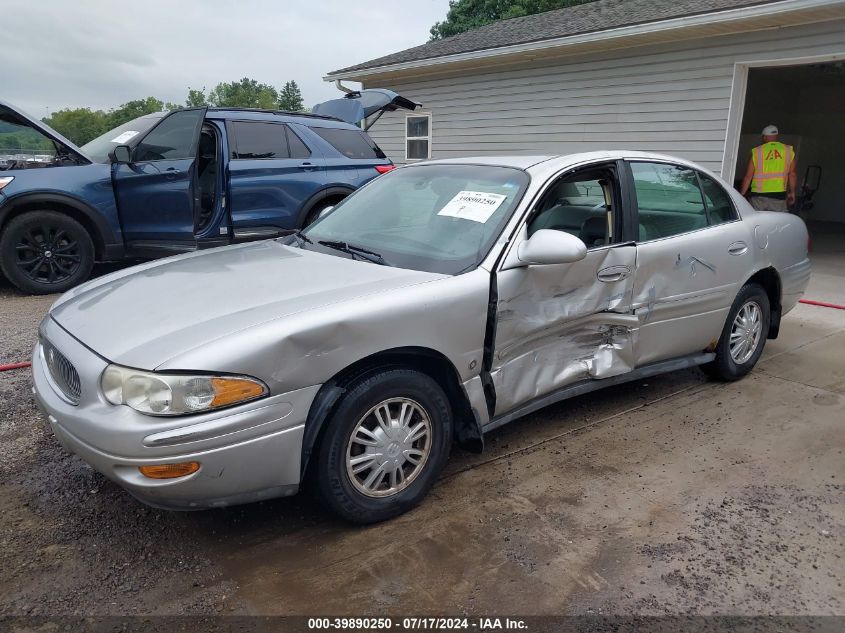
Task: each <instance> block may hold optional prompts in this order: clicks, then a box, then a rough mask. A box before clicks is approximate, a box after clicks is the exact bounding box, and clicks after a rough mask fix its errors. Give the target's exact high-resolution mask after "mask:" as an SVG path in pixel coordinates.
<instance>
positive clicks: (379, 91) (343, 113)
mask: <svg viewBox="0 0 845 633" xmlns="http://www.w3.org/2000/svg"><path fill="white" fill-rule="evenodd" d="M421 105H422V104H419V103H416V102H414V101H411V100H410V99H406V98H405V97H403V96H401V95H398V94H396V93H395V92H393V91H392V90H387V89H385V88H367V89H365V90H357V91H355V92H349V93H347V94H346V95H345V96H344V97H341V98H340V99H331V100H330V101H325V102H323V103H318V104H317V105H315V106H314V109H313V112H314V114H320V115H323V116H333V117H335V118H336V119H340V120H341V121H346V122H347V123H352V124H353V125H358V124H359V123H360V122H361V121H363V120H364V119H367V118H369V117H371V116H373V115H377V116H376V118H375V119H374V120H373V121H371V122H370V123H369V125H367V127H366V128H365V129H369V128H370V126H371V125H372V124H373V123H375V121H377V120H378V117H380V116H381V115H382V114H384V113H385V112H393V111H394V110H398V109H400V108H402V109H404V110H415V109H416V108H419V107H420V106H421Z"/></svg>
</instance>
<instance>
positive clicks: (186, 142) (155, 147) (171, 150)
mask: <svg viewBox="0 0 845 633" xmlns="http://www.w3.org/2000/svg"><path fill="white" fill-rule="evenodd" d="M203 115H204V111H203V110H184V111H181V112H174V113H173V114H171V115H169V116H167V117H165V118H164V119H162V121H161V123H159V124H158V125H157V126H156V127H154V128H153V130H152V131H151V132H150V133H149V134H147V135H146V136H145V137H144V140H143V141H141V142H140V143H139V144H138V147H136V148H135V160H136V161H137V162H144V161H152V160H173V159H179V158H194V157H195V156H196V154H197V142H198V141H199V127H200V125H202V119H203ZM112 132H114V130H112Z"/></svg>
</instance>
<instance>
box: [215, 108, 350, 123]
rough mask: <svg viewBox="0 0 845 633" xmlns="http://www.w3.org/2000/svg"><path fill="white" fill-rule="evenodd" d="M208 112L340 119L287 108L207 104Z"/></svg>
mask: <svg viewBox="0 0 845 633" xmlns="http://www.w3.org/2000/svg"><path fill="white" fill-rule="evenodd" d="M208 110H209V112H259V113H263V114H281V115H283V116H302V117H307V118H309V119H325V120H327V121H341V122H343V121H342V119H339V118H337V117H335V116H327V115H325V114H314V113H313V112H290V111H288V110H270V109H267V108H238V107H224V106H213V107H211V106H209V108H208Z"/></svg>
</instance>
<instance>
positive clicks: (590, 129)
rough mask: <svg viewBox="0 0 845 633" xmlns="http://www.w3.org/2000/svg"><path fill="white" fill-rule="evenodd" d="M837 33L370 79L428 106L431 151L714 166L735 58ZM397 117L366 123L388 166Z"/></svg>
mask: <svg viewBox="0 0 845 633" xmlns="http://www.w3.org/2000/svg"><path fill="white" fill-rule="evenodd" d="M843 33H845V20H836V21H829V22H820V23H816V24H809V25H801V26H794V27H788V28H783V29H778V30H765V31H754V32H750V33H743V34H733V35H719V36H714V37H711V38H698V39H690V40H686V41H682V42H673V43H670V44H660V45H649V46H641V47H637V48H630V49H627V50H619V51H612V52H604V53H601V54H590V55H579V56H577V57H575V56H570V57H564V58H560V59H559V60H555V61H545V60H544V61H542V62H539V61H535V62H533V63H532V62H526V63H525V64H524V65H520V66H513V65H511V66H503V67H501V68H499V69H496V68H490V67H486V68H484V69H480V70H478V71H477V72H474V73H467V72H464V73H461V74H451V75H440V76H436V77H435V76H429V77H420V78H418V79H416V80H414V79H408V80H402V81H391V82H385V81H381V82H376V83H377V84H378V87H383V88H390V89H391V90H395V91H396V92H398V93H399V94H401V95H402V96H404V97H407V98H409V99H413V100H414V101H419V102H421V103H422V104H423V107H424V109H425V112H427V113H428V112H430V113H432V115H433V117H434V119H436V120H437V135H436V136H435V138H434V139H433V140H432V145H431V156H432V158H448V157H457V156H469V155H484V154H487V155H492V154H562V153H572V152H581V151H593V150H602V149H634V150H643V151H656V152H665V153H667V154H674V155H677V156H681V157H684V158H688V159H690V160H693V161H696V162H698V163H701V164H702V165H704V166H705V167H708V168H710V169H712V170H714V171H717V172H718V171H719V170H720V168H721V164H722V159H723V155H724V151H725V136H726V129H727V123H728V111H729V107H730V98H731V89H732V82H733V75H734V64H735V63H738V62H754V61H761V60H778V59H785V58H797V57H806V56H814V55H826V54H832V53H841V54H843V55H845V36H843ZM409 72H411V71H409ZM367 87H376V85H375V83H374V84H373V85H372V86H370V85H369V84H367ZM784 98H785V99H786V98H789V95H784ZM407 114H408V112H407V111H398V112H394V113H388V114H385V116H383V117H382V118H381V119H380V120H379V121H378V122H377V123H376V124H375V125H374V126H373V127H372V128H371V129H370V135H371V136H372V137H373V138H374V139H375V141H376V142H377V143H378V144H379V146H380V147H381V148H382V149H383V150H384V151H385V153H387V155H388V156H389V157H390V158H392V159H393V160H394V161H396V162H398V163H401V162H404V159H405V117H406V115H407Z"/></svg>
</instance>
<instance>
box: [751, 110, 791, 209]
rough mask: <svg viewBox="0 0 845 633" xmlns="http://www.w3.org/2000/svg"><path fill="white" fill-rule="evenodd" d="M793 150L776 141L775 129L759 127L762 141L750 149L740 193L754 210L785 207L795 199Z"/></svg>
mask: <svg viewBox="0 0 845 633" xmlns="http://www.w3.org/2000/svg"><path fill="white" fill-rule="evenodd" d="M796 182H797V178H796V176H795V150H793V149H792V146H791V145H784V144H783V143H780V142H778V129H777V127H775V126H774V125H767V126H766V127H765V128H764V129H763V144H762V145H758V146H757V147H755V148H754V149H753V150H751V158H750V159H749V160H748V168H747V169H746V170H745V177H744V178H743V179H742V189H741V190H740V193H741V194H742V195H743V196H744V195H746V194H747V193H748V189H749V187H750V188H751V197H750V198H749V199H748V201H749V202H750V203H751V206H753V207H754V208H755V209H757V210H758V211H788V210H789V207H790V206H792V204H793V203H794V202H795V187H796Z"/></svg>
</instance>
